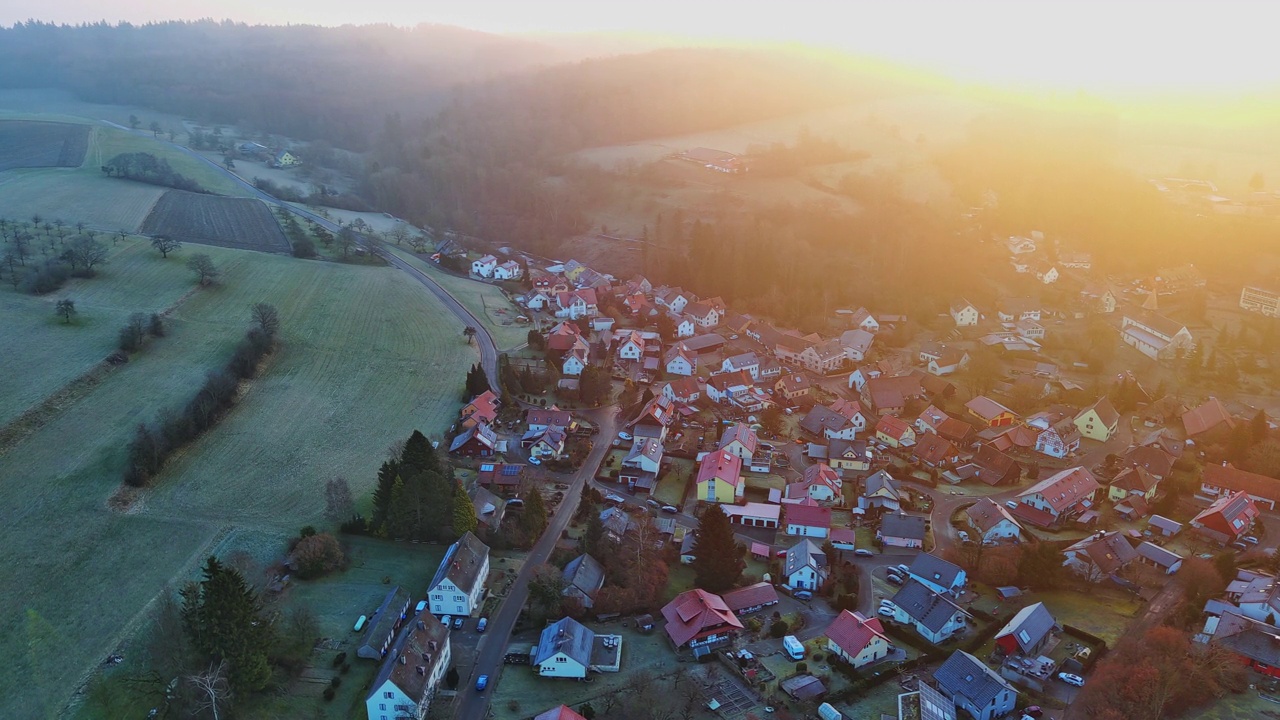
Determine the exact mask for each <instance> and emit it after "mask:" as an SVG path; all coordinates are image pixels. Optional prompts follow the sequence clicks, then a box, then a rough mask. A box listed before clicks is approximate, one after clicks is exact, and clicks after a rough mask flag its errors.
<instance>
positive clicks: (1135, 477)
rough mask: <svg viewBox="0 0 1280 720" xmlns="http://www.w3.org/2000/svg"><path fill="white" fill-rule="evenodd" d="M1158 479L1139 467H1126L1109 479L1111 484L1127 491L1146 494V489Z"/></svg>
mask: <svg viewBox="0 0 1280 720" xmlns="http://www.w3.org/2000/svg"><path fill="white" fill-rule="evenodd" d="M1158 482H1159V481H1158V480H1156V479H1155V477H1153V476H1152V475H1151V473H1149V472H1147V471H1146V470H1144V469H1143V468H1141V467H1128V468H1125V469H1124V470H1121V471H1120V474H1118V475H1116V477H1115V479H1114V480H1112V481H1111V486H1112V487H1115V488H1120V489H1121V490H1125V491H1127V492H1139V493H1143V494H1146V492H1147V491H1148V490H1150V489H1151V488H1153V487H1155V486H1156V483H1158Z"/></svg>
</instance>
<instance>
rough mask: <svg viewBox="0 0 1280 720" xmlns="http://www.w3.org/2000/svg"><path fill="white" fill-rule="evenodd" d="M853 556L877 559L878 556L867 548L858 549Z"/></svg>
mask: <svg viewBox="0 0 1280 720" xmlns="http://www.w3.org/2000/svg"><path fill="white" fill-rule="evenodd" d="M853 554H854V555H857V556H858V557H875V555H876V554H875V553H873V552H871V551H870V550H868V549H866V548H858V549H857V550H854V551H853Z"/></svg>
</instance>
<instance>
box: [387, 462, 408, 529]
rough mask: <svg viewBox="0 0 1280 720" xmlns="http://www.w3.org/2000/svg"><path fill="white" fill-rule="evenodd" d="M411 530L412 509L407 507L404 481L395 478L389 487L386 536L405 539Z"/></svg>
mask: <svg viewBox="0 0 1280 720" xmlns="http://www.w3.org/2000/svg"><path fill="white" fill-rule="evenodd" d="M412 530H413V508H411V507H409V503H408V497H407V493H406V492H405V488H404V480H403V479H402V478H400V477H397V478H396V481H395V484H394V485H392V486H391V507H390V508H389V509H388V510H387V536H388V537H391V538H395V539H401V538H406V537H408V536H409V533H410V532H412Z"/></svg>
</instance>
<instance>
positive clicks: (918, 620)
mask: <svg viewBox="0 0 1280 720" xmlns="http://www.w3.org/2000/svg"><path fill="white" fill-rule="evenodd" d="M889 603H890V605H891V606H892V608H893V619H894V620H895V621H897V622H900V623H903V624H904V625H911V626H912V627H914V628H915V629H916V632H917V633H919V634H920V637H922V638H924V639H925V640H928V641H929V642H931V643H933V644H935V645H936V644H938V643H941V642H944V641H946V640H948V639H950V638H951V637H952V636H954V635H957V634H959V633H962V632H964V630H965V628H966V627H967V624H966V623H967V621H968V619H969V618H970V617H971V616H970V615H969V613H968V612H966V611H965V610H964V609H963V608H961V607H960V606H959V605H957V604H956V603H955V601H954V600H952V599H951V598H950V597H948V596H946V595H943V594H941V593H938V592H937V591H935V590H933V589H932V588H929V587H927V586H925V585H924V584H922V583H920V582H918V581H917V580H916V579H915V578H908V579H907V581H906V583H904V584H903V586H902V588H901V589H899V590H898V592H897V593H896V594H894V596H893V598H892V599H890V600H889Z"/></svg>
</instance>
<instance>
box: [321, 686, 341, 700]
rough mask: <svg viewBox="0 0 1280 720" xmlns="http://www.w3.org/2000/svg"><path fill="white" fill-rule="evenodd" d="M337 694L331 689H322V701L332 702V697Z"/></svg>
mask: <svg viewBox="0 0 1280 720" xmlns="http://www.w3.org/2000/svg"><path fill="white" fill-rule="evenodd" d="M337 694H338V693H337V692H336V691H335V690H334V689H333V688H331V687H327V688H325V689H324V701H325V702H333V697H334V696H335V695H337Z"/></svg>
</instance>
